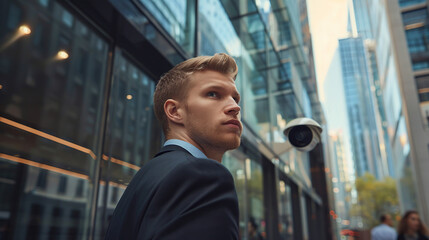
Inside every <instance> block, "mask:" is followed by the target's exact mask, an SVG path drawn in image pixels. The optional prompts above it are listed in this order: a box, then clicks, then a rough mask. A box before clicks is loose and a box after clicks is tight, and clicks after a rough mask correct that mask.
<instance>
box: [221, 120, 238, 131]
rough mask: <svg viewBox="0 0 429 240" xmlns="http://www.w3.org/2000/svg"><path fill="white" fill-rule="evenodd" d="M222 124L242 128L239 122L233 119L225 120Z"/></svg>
mask: <svg viewBox="0 0 429 240" xmlns="http://www.w3.org/2000/svg"><path fill="white" fill-rule="evenodd" d="M224 125H231V126H235V127H237V128H239V129H240V130H241V129H242V126H241V122H240V121H238V120H235V119H233V120H229V121H227V122H225V123H224Z"/></svg>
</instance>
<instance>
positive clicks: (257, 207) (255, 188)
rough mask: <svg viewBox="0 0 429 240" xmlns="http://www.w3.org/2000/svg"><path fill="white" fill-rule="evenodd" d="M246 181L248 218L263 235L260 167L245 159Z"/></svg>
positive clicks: (263, 220) (263, 222) (262, 193)
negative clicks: (253, 221)
mask: <svg viewBox="0 0 429 240" xmlns="http://www.w3.org/2000/svg"><path fill="white" fill-rule="evenodd" d="M245 167H246V179H247V198H248V203H247V209H246V210H247V212H248V218H249V219H252V218H253V219H254V220H255V223H256V225H257V226H258V229H257V230H258V231H259V232H260V233H261V234H262V235H265V215H264V187H263V178H262V177H263V176H262V174H263V173H262V166H261V165H260V164H259V163H257V162H255V161H253V160H251V159H249V158H247V159H246V160H245Z"/></svg>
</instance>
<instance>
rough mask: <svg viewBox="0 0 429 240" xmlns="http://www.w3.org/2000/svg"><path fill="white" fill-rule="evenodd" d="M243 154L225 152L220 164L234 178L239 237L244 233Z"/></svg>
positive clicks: (244, 186)
mask: <svg viewBox="0 0 429 240" xmlns="http://www.w3.org/2000/svg"><path fill="white" fill-rule="evenodd" d="M244 159H245V156H244V154H243V153H242V152H241V151H239V150H235V151H229V152H227V153H226V154H225V155H224V157H223V159H222V164H223V165H224V166H225V167H226V168H228V170H229V171H230V172H231V174H232V177H233V178H234V183H235V188H236V191H237V197H238V208H239V214H240V215H239V228H240V236H241V237H244V236H245V232H246V214H247V213H246V205H247V204H246V176H245V172H244V171H245V169H244Z"/></svg>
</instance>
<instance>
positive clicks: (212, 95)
mask: <svg viewBox="0 0 429 240" xmlns="http://www.w3.org/2000/svg"><path fill="white" fill-rule="evenodd" d="M207 96H208V97H217V96H218V95H217V93H216V92H209V93H207Z"/></svg>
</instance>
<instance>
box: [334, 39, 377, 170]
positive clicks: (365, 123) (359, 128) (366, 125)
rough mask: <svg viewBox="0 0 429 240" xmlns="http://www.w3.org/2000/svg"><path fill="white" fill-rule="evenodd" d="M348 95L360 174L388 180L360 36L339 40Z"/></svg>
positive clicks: (354, 147) (355, 156)
mask: <svg viewBox="0 0 429 240" xmlns="http://www.w3.org/2000/svg"><path fill="white" fill-rule="evenodd" d="M339 53H340V58H341V69H342V77H343V83H344V94H345V99H346V105H347V115H348V119H349V126H350V137H351V144H352V152H353V161H354V165H355V168H356V175H357V176H363V175H364V174H365V173H366V172H369V173H371V174H373V175H374V176H376V177H377V178H382V177H384V174H383V171H382V169H383V168H382V166H381V163H382V160H381V151H380V143H379V141H378V139H379V136H378V135H379V132H378V131H377V125H376V116H377V115H378V112H376V111H375V110H376V109H375V107H374V102H373V94H372V91H371V84H370V75H369V69H368V67H369V64H368V61H367V52H366V48H365V46H364V41H363V39H362V38H360V37H356V38H345V39H341V40H339Z"/></svg>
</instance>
